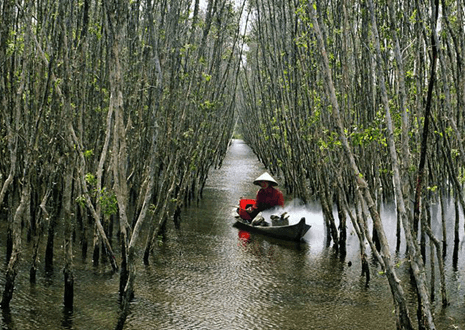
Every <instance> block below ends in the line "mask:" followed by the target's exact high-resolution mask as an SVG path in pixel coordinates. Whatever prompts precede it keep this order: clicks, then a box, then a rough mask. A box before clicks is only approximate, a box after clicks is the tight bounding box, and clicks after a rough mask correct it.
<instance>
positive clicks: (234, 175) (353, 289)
mask: <svg viewBox="0 0 465 330" xmlns="http://www.w3.org/2000/svg"><path fill="white" fill-rule="evenodd" d="M263 171H264V168H263V167H262V166H261V165H260V163H259V162H258V160H257V158H256V157H255V155H254V154H253V152H252V151H251V149H250V148H249V147H248V146H247V145H245V144H244V143H243V142H242V141H240V140H234V141H233V142H232V145H231V147H230V148H229V151H228V154H227V157H226V158H225V160H224V163H223V166H222V167H221V168H220V169H215V170H212V171H211V173H210V176H209V179H208V181H207V184H206V187H205V190H204V195H203V198H202V200H201V201H200V203H199V204H198V205H192V206H190V207H189V208H187V209H186V210H185V211H184V212H183V222H182V226H181V227H182V228H181V230H180V231H177V230H175V229H174V228H171V227H172V226H171V225H170V228H169V236H168V239H167V240H166V241H165V242H159V245H158V246H157V247H156V248H155V251H154V254H153V256H152V257H151V259H150V266H144V265H143V263H142V260H141V261H140V264H139V265H138V277H137V279H136V288H135V290H136V291H135V294H136V297H135V299H134V301H133V303H132V306H131V314H130V315H129V316H128V319H127V321H126V324H125V327H124V329H126V330H144V329H173V330H174V329H176V330H179V329H204V330H216V329H231V330H239V329H244V330H246V329H247V330H249V329H257V330H262V329H279V330H300V329H367V330H372V329H378V330H379V329H381V330H383V329H395V319H394V314H393V308H394V307H393V304H392V297H391V293H390V289H389V286H388V283H387V280H386V279H385V277H384V276H383V275H382V274H380V273H379V271H380V269H379V267H377V266H376V263H374V262H373V261H372V262H371V269H372V274H371V282H370V285H369V286H368V287H366V286H365V281H364V278H362V277H361V276H360V273H361V269H360V262H359V257H358V240H357V238H356V235H354V234H353V232H352V229H351V227H349V228H348V230H349V231H348V232H349V237H348V255H347V257H346V258H345V260H340V259H339V258H338V257H336V256H335V255H334V252H333V250H332V248H326V246H325V245H326V244H325V237H324V234H325V228H324V225H323V218H322V215H321V212H320V209H319V208H318V206H316V205H315V206H312V205H310V206H309V205H307V206H305V207H304V206H299V205H298V203H297V202H296V201H291V200H289V198H287V205H288V206H287V208H288V210H289V211H292V213H293V221H294V219H299V218H300V217H301V216H305V217H306V220H307V223H308V224H310V225H311V226H312V228H311V229H310V231H309V232H308V233H307V234H306V235H305V237H304V238H305V242H304V243H301V244H296V243H289V242H281V241H277V240H270V239H267V238H265V237H262V236H260V235H253V234H252V235H250V237H249V239H248V240H241V239H240V238H239V231H238V229H236V228H234V227H233V226H232V224H233V222H234V218H233V206H234V205H235V204H236V203H237V201H238V200H239V198H240V197H242V196H243V197H253V196H254V195H255V193H256V190H257V187H256V186H254V185H253V184H252V181H253V179H255V178H256V177H257V176H259V175H260V174H261V173H262V172H263ZM277 179H279V178H277ZM383 220H384V222H385V226H386V227H385V229H386V232H387V234H388V236H389V238H390V240H391V241H392V242H395V236H394V235H395V222H396V220H395V217H394V216H393V212H392V210H390V209H389V208H386V209H384V210H383ZM3 228H4V224H2V229H3ZM461 228H462V229H461V232H463V220H462V223H461ZM2 231H3V233H4V230H2ZM450 232H451V233H452V230H450ZM462 236H463V235H462ZM4 237H5V235H4V234H2V236H1V242H2V243H3V242H4ZM56 244H58V245H59V244H60V243H59V240H58V239H57V243H56ZM392 246H394V243H393V244H392ZM57 250H58V249H57ZM76 250H77V251H76V255H79V252H78V247H76ZM0 252H1V253H2V254H3V255H4V244H1V251H0ZM449 255H450V256H451V255H452V253H450V254H449ZM139 257H140V259H141V257H142V256H139ZM60 258H61V256H60V255H57V257H56V259H57V262H56V264H57V265H59V264H60V263H61V261H60V260H61V259H60ZM460 258H461V259H460V260H461V261H460V263H459V267H458V269H457V270H455V271H452V270H451V269H452V267H451V266H450V265H449V264H450V262H451V261H450V259H451V257H448V259H446V261H447V263H448V266H447V269H448V270H449V271H448V274H447V277H448V278H447V281H448V293H449V296H450V298H451V301H450V302H451V305H450V306H449V307H448V308H447V309H446V310H442V309H440V308H439V307H438V308H436V310H437V314H436V322H437V323H436V324H437V328H438V329H465V316H464V315H465V313H464V311H465V302H464V289H463V276H464V263H463V261H462V259H463V249H461V250H460ZM28 259H29V257H28V255H27V253H23V261H22V268H21V271H20V273H19V274H18V279H17V287H16V291H15V294H14V298H13V301H12V303H11V306H12V307H11V310H10V312H9V313H5V312H4V313H3V318H2V322H1V324H0V325H1V329H18V330H19V329H21V330H23V329H86V330H92V329H95V330H97V329H113V328H114V326H115V324H116V320H117V317H118V281H119V276H118V275H117V274H111V272H108V271H102V269H94V268H93V267H92V265H91V263H90V261H87V263H83V262H82V261H80V260H78V258H76V260H75V271H76V292H75V309H74V311H73V313H71V314H67V313H64V312H63V308H62V303H61V302H62V292H63V288H62V286H63V284H62V274H61V271H60V269H57V270H56V272H55V273H54V274H53V275H52V276H50V277H45V276H43V274H41V277H39V280H38V283H37V284H35V285H31V284H29V281H28V267H29V261H28ZM397 262H398V264H399V268H398V270H399V277H400V279H401V280H402V282H403V284H404V288H405V290H406V292H407V295H408V297H409V299H410V300H411V304H412V306H414V304H415V301H414V299H413V298H411V297H412V295H411V294H410V290H411V289H410V287H409V285H408V283H409V277H408V273H407V272H406V271H405V269H406V267H405V266H404V265H405V260H404V257H403V255H399V256H397ZM350 264H351V266H350ZM3 268H5V267H3ZM0 285H1V286H2V287H3V285H4V270H3V271H2V273H1V275H0ZM411 317H412V320H413V321H414V323H416V320H415V313H414V310H413V309H412V315H411Z"/></svg>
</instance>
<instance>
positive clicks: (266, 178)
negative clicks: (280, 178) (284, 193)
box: [253, 172, 278, 186]
mask: <svg viewBox="0 0 465 330" xmlns="http://www.w3.org/2000/svg"><path fill="white" fill-rule="evenodd" d="M260 181H268V182H270V183H271V185H272V186H277V185H278V183H277V182H276V180H275V179H273V177H272V176H271V175H269V174H268V172H265V173H263V174H262V175H260V176H259V177H258V178H256V179H255V181H254V182H253V184H256V185H258V186H259V185H260Z"/></svg>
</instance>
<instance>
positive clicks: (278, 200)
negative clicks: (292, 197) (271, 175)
mask: <svg viewBox="0 0 465 330" xmlns="http://www.w3.org/2000/svg"><path fill="white" fill-rule="evenodd" d="M274 206H282V207H284V196H283V193H282V192H281V191H280V190H279V189H277V188H275V187H273V186H271V185H270V186H268V188H266V189H260V190H259V191H258V192H257V198H256V200H255V207H254V208H255V209H257V210H259V211H260V212H261V211H263V210H266V209H270V208H272V207H274Z"/></svg>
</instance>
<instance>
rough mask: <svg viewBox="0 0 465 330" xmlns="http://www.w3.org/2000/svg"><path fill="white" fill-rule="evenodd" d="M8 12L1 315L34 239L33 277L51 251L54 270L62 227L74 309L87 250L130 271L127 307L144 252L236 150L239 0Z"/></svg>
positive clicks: (22, 4) (2, 63)
mask: <svg viewBox="0 0 465 330" xmlns="http://www.w3.org/2000/svg"><path fill="white" fill-rule="evenodd" d="M239 10H241V8H239ZM0 12H1V13H2V16H1V22H0V153H1V157H0V207H1V215H2V221H8V222H9V226H8V231H9V232H8V237H9V241H8V242H7V245H8V246H7V247H8V249H7V250H8V252H7V259H6V260H7V261H8V262H7V263H8V266H7V272H6V284H5V288H4V290H3V292H2V294H3V299H2V308H4V309H7V308H8V306H9V304H10V301H11V299H12V297H13V287H14V283H15V277H16V274H17V270H18V263H19V262H20V257H19V256H20V253H21V249H22V245H23V244H33V246H34V249H33V250H34V251H35V252H34V254H33V255H32V256H22V258H24V260H26V262H29V263H31V281H34V280H35V277H36V270H37V267H38V258H39V256H38V253H39V252H38V251H39V247H40V246H42V245H44V244H45V245H46V246H47V249H46V251H47V252H46V253H47V255H46V259H45V263H46V265H45V266H46V268H47V267H53V241H54V236H55V233H56V231H57V230H60V231H61V230H62V232H64V237H65V241H64V242H63V246H64V250H65V252H66V253H65V260H64V261H63V264H64V265H65V266H64V274H65V298H64V299H65V306H68V307H70V308H72V305H73V283H74V277H73V269H72V259H73V251H74V250H76V249H77V248H81V249H82V254H83V257H84V258H85V257H86V255H87V250H88V246H89V247H91V248H92V254H93V256H92V260H93V262H94V263H98V262H100V261H102V259H103V260H106V263H107V264H108V265H111V267H112V268H113V270H115V271H116V270H117V269H118V270H120V274H121V275H120V277H121V286H120V288H121V292H120V293H121V295H122V298H123V299H122V302H123V306H126V305H127V301H128V299H127V298H130V297H131V295H132V294H133V283H134V276H135V271H134V265H135V249H136V246H139V248H140V246H145V257H144V259H145V261H146V262H148V260H149V255H150V251H151V249H152V243H153V240H154V239H156V238H157V237H158V236H159V235H161V234H163V231H164V228H165V224H166V221H167V220H168V219H174V220H175V222H176V223H179V221H180V216H181V213H180V212H181V209H182V207H183V205H185V204H186V203H189V202H191V201H195V200H197V199H198V198H199V197H200V196H201V193H202V188H203V185H204V183H205V180H206V178H207V175H208V171H209V169H210V168H211V167H215V166H219V165H220V164H221V161H222V159H223V157H224V155H225V152H226V149H227V146H228V143H229V140H230V138H231V135H232V132H233V127H234V108H235V97H234V95H235V88H236V87H235V86H236V80H237V79H236V76H237V74H238V68H239V59H240V47H239V45H240V42H239V41H240V40H239V36H240V34H239V33H240V29H239V18H240V15H239V14H237V8H235V5H234V3H233V2H231V1H208V2H205V3H203V2H199V1H198V0H197V1H186V0H175V1H166V0H134V1H123V0H110V1H98V0H79V1H77V0H76V1H67V0H62V1H61V0H60V1H47V0H45V1H44V0H37V1H15V0H4V1H2V2H1V4H0ZM143 226H145V227H144V228H148V229H149V230H148V232H149V234H148V235H141V228H142V227H143ZM114 227H115V228H117V229H116V231H117V233H118V236H117V237H118V238H119V240H118V241H117V242H115V241H113V240H114V237H115V236H116V233H114V232H113V228H114ZM26 233H27V242H24V238H25V237H26ZM142 240H144V241H145V243H144V241H142ZM75 242H78V243H79V245H78V244H76V243H75ZM88 242H89V243H88ZM73 244H74V247H73ZM125 304H126V305H125ZM123 311H124V309H123ZM123 316H124V313H123ZM122 321H124V317H123V318H122Z"/></svg>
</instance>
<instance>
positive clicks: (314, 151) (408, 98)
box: [238, 0, 465, 329]
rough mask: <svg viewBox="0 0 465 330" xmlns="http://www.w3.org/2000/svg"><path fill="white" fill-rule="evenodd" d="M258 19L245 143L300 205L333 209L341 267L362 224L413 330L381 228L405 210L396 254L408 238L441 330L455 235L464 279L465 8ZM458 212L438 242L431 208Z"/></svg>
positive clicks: (374, 9)
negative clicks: (350, 228)
mask: <svg viewBox="0 0 465 330" xmlns="http://www.w3.org/2000/svg"><path fill="white" fill-rule="evenodd" d="M250 10H251V13H252V16H254V21H253V22H252V23H251V27H250V28H249V29H250V33H249V35H248V40H247V43H248V46H249V51H248V54H247V66H246V70H244V72H243V75H242V76H241V79H240V106H239V107H238V108H239V109H240V116H239V118H240V120H241V121H240V125H241V128H242V133H243V136H244V139H245V140H246V142H247V143H248V144H249V145H250V146H251V147H252V148H253V149H254V151H255V152H256V154H257V155H258V157H259V158H260V159H261V161H262V162H263V163H264V164H266V165H267V166H268V167H269V168H270V170H271V171H272V172H274V173H279V174H280V175H282V176H283V178H284V179H285V184H286V187H287V189H288V192H289V193H291V194H294V195H295V196H297V197H300V198H302V199H304V200H305V201H309V200H311V199H318V200H319V201H320V202H321V206H322V210H323V213H324V216H325V220H326V223H327V228H328V237H329V239H328V243H329V242H330V241H332V242H333V243H334V246H335V248H336V249H337V251H338V252H339V253H341V255H344V253H345V239H346V231H345V227H346V226H345V223H346V216H348V217H350V219H351V221H352V223H353V225H354V228H355V230H356V232H357V234H358V236H359V239H360V249H361V251H360V252H361V253H360V255H361V260H362V264H363V267H362V269H363V271H364V274H366V275H367V281H368V279H369V267H368V264H367V261H366V258H367V257H366V252H365V242H366V241H368V242H369V243H370V246H371V250H372V251H373V253H374V255H375V256H376V259H377V260H378V261H379V263H380V265H381V266H382V268H383V271H384V272H385V274H386V276H387V278H388V280H389V284H390V286H391V290H392V293H393V297H394V303H395V307H396V316H397V322H398V327H399V328H402V329H411V328H413V326H412V321H411V317H410V314H409V311H408V309H407V307H406V303H405V297H404V294H403V288H402V286H401V285H400V284H399V281H398V279H397V276H396V272H395V267H394V265H393V264H394V262H393V258H392V257H391V252H390V248H389V245H388V242H387V240H386V237H385V236H386V235H385V233H384V230H383V221H382V219H381V218H380V216H379V214H380V207H381V204H382V203H383V202H385V201H395V203H396V206H397V214H398V219H399V221H398V229H397V237H398V241H397V249H396V250H397V251H398V250H399V247H400V243H401V242H400V240H401V230H402V228H403V231H404V234H405V241H406V242H405V243H406V245H407V247H408V252H407V253H408V256H409V260H410V263H409V264H410V268H411V270H412V279H413V280H414V283H415V286H416V289H417V296H418V308H419V311H418V314H417V315H418V325H419V327H420V329H434V328H435V326H434V321H433V318H432V313H431V301H432V300H433V299H434V296H435V291H436V290H439V291H440V295H441V302H442V304H443V305H444V306H445V305H447V295H446V292H445V283H444V261H443V256H444V255H445V253H446V247H447V243H449V242H448V241H447V239H448V238H447V237H448V236H447V231H446V228H447V223H450V222H452V226H449V228H450V227H452V228H455V232H454V234H453V237H454V242H453V243H454V263H453V264H455V265H456V263H457V258H456V256H457V249H458V242H459V237H460V234H459V231H460V230H463V229H460V228H459V214H463V211H464V210H465V200H464V197H463V182H464V181H465V180H464V165H465V153H464V139H463V136H464V134H465V132H464V130H465V126H464V118H463V109H464V106H465V78H464V77H465V75H464V71H463V67H462V65H463V56H464V54H465V42H464V40H465V30H464V26H465V25H464V15H465V11H464V10H465V6H464V3H463V1H460V0H459V1H447V0H442V1H431V2H423V1H413V2H405V1H376V2H375V1H372V0H368V1H357V0H354V1H325V0H317V1H310V0H295V1H284V0H254V1H251V9H250ZM450 200H453V201H454V202H455V209H456V217H455V218H452V219H446V218H445V215H444V212H442V213H441V214H439V215H438V216H439V219H437V221H438V222H439V223H440V224H441V228H442V230H441V234H440V236H436V235H437V233H433V231H432V230H431V206H432V205H433V204H439V205H441V207H440V209H441V210H443V211H444V209H445V205H448V203H449V201H450ZM333 205H336V207H337V210H338V215H339V221H340V223H339V225H337V224H336V219H335V218H334V216H333V212H332V210H333ZM435 220H436V219H435ZM369 221H370V222H369ZM371 221H372V224H373V231H369V230H368V229H367V228H369V227H370V225H369V224H370V223H371ZM446 222H447V223H446ZM428 241H429V242H430V244H429V245H428V244H427V242H428ZM428 247H429V253H428V254H427V253H426V251H427V249H428ZM427 255H431V259H430V260H426V256H427ZM426 264H429V267H427V266H425V265H426ZM435 265H436V266H438V267H437V268H436V267H435ZM436 272H437V273H438V274H439V279H440V280H439V282H440V289H437V288H435V286H434V283H435V273H436ZM426 275H427V276H426ZM431 288H432V289H431Z"/></svg>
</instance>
